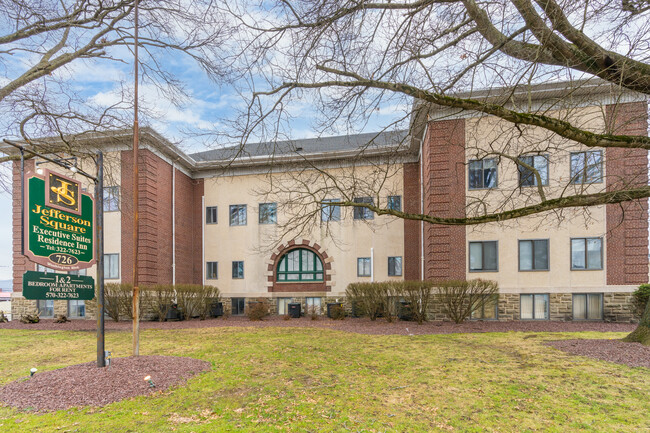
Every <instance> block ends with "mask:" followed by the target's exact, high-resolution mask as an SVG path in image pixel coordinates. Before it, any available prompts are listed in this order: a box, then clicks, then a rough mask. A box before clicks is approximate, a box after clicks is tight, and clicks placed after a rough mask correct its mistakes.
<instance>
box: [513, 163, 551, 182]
mask: <svg viewBox="0 0 650 433" xmlns="http://www.w3.org/2000/svg"><path fill="white" fill-rule="evenodd" d="M519 160H521V162H523V163H524V164H526V165H528V166H530V167H532V168H534V169H535V170H536V171H537V173H538V174H539V177H540V179H541V180H542V185H548V157H547V156H546V155H534V156H521V157H519ZM518 167H519V186H537V185H538V181H537V176H536V173H535V171H533V170H531V169H530V168H528V167H524V166H523V165H521V164H519V165H518Z"/></svg>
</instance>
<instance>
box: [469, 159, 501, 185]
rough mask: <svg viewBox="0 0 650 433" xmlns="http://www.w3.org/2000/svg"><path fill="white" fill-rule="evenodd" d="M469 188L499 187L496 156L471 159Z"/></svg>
mask: <svg viewBox="0 0 650 433" xmlns="http://www.w3.org/2000/svg"><path fill="white" fill-rule="evenodd" d="M468 185H469V189H486V188H496V187H497V160H496V158H486V159H477V160H471V161H469V183H468Z"/></svg>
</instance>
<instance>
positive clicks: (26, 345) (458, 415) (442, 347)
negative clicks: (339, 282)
mask: <svg viewBox="0 0 650 433" xmlns="http://www.w3.org/2000/svg"><path fill="white" fill-rule="evenodd" d="M622 336H623V334H615V333H611V334H600V333H579V334H569V333H566V334H543V333H538V334H530V333H499V334H453V335H430V336H415V337H408V336H368V335H356V334H348V333H343V332H337V331H329V330H319V329H300V328H282V329H280V328H259V329H253V328H218V329H217V328H215V329H210V328H207V329H192V330H189V329H188V330H174V331H170V330H146V331H143V332H142V335H141V354H143V355H177V356H189V357H194V358H199V359H205V360H208V361H210V362H211V363H212V365H213V369H212V371H211V372H207V373H203V374H201V375H199V376H196V377H195V378H193V379H191V380H190V381H189V382H188V384H187V386H184V387H181V388H175V389H171V390H168V391H166V392H164V393H158V394H156V395H154V396H149V397H138V398H135V399H131V400H126V401H122V402H118V403H114V404H111V405H109V406H106V407H103V408H86V409H72V410H68V411H59V412H54V413H46V414H37V413H30V412H23V411H17V410H15V409H9V408H4V407H0V431H2V432H12V431H16V432H18V431H19V432H27V431H30V432H34V431H48V432H49V431H53V432H54V431H57V432H65V431H68V432H73V431H78V432H95V431H96V432H108V431H116V432H159V431H160V432H164V431H177V432H214V431H291V432H297V431H337V432H338V431H340V432H347V431H352V432H393V431H397V432H413V431H422V432H429V431H468V432H483V431H500V432H510V431H516V432H524V431H558V432H568V431H581V432H582V431H594V432H613V431H617V432H639V431H646V429H650V413H649V412H648V407H649V405H650V398H649V397H648V396H649V395H650V370H648V369H644V368H630V367H626V366H621V365H616V364H611V363H607V362H602V361H596V360H591V359H588V358H582V357H574V356H569V355H567V354H564V353H562V352H559V351H557V350H555V349H552V348H550V347H547V346H545V345H543V344H542V342H543V341H545V340H551V339H561V338H620V337H622ZM106 347H107V349H108V350H111V351H112V352H113V356H127V355H128V354H129V350H130V347H131V334H130V333H128V332H110V333H108V334H107V338H106ZM94 356H95V335H94V334H93V333H88V332H63V331H56V332H46V331H16V330H0V385H3V384H5V383H7V382H10V381H13V380H15V379H18V378H19V377H21V376H24V375H25V374H26V372H27V371H28V370H29V368H31V367H32V366H37V367H38V368H39V371H44V370H49V369H55V368H60V367H64V366H67V365H71V364H77V363H82V362H88V361H92V360H93V359H94Z"/></svg>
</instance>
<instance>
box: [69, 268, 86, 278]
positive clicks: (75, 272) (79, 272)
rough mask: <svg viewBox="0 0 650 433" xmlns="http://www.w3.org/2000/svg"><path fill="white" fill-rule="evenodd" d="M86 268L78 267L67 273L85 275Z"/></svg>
mask: <svg viewBox="0 0 650 433" xmlns="http://www.w3.org/2000/svg"><path fill="white" fill-rule="evenodd" d="M87 271H88V269H79V270H78V271H68V275H83V276H85V275H87V273H86V272H87Z"/></svg>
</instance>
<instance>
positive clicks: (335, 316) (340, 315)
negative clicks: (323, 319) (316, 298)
mask: <svg viewBox="0 0 650 433" xmlns="http://www.w3.org/2000/svg"><path fill="white" fill-rule="evenodd" d="M330 318H331V319H332V320H343V319H345V310H344V309H343V305H341V304H335V305H332V306H331V307H330Z"/></svg>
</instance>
